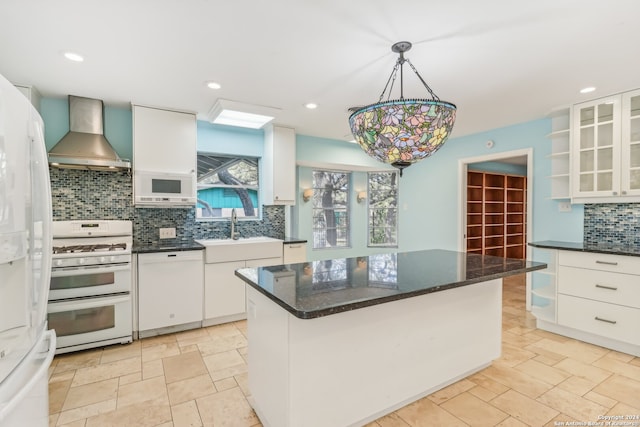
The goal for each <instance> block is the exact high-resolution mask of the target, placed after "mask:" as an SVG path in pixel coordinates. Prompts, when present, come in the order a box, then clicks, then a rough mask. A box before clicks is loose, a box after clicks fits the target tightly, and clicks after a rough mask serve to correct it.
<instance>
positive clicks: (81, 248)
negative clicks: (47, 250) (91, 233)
mask: <svg viewBox="0 0 640 427" xmlns="http://www.w3.org/2000/svg"><path fill="white" fill-rule="evenodd" d="M126 249H127V244H126V243H111V244H109V243H107V244H94V245H71V246H54V247H53V253H54V254H69V253H76V252H96V251H117V250H126Z"/></svg>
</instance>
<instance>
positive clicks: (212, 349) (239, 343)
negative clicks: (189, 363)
mask: <svg viewBox="0 0 640 427" xmlns="http://www.w3.org/2000/svg"><path fill="white" fill-rule="evenodd" d="M246 346H247V338H245V336H244V335H242V334H241V333H240V331H238V330H237V329H236V333H235V334H230V335H224V336H217V335H215V336H212V337H211V339H210V340H209V341H207V342H203V343H199V344H198V348H199V350H200V353H202V355H203V356H209V355H211V354H216V353H224V352H227V351H231V350H237V349H239V348H243V347H246Z"/></svg>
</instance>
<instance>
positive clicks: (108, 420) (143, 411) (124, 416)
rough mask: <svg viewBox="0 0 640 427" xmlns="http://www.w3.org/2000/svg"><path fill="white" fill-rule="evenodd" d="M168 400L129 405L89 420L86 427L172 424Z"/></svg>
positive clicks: (130, 426)
mask: <svg viewBox="0 0 640 427" xmlns="http://www.w3.org/2000/svg"><path fill="white" fill-rule="evenodd" d="M171 421H172V419H171V407H170V406H169V402H168V400H159V401H146V402H142V403H137V404H134V405H127V406H124V407H122V408H118V409H116V410H114V411H110V412H107V413H103V414H100V415H96V416H93V417H90V418H88V419H87V424H86V427H152V426H154V427H155V426H158V425H160V424H163V423H168V422H171Z"/></svg>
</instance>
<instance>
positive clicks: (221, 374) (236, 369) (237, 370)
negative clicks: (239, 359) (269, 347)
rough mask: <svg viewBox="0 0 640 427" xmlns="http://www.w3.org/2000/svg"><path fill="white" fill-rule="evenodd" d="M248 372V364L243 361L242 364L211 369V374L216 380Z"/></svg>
mask: <svg viewBox="0 0 640 427" xmlns="http://www.w3.org/2000/svg"><path fill="white" fill-rule="evenodd" d="M246 373H247V364H246V363H243V364H242V365H234V366H230V367H228V368H224V369H219V370H216V371H209V375H210V376H211V379H212V380H213V381H214V382H215V381H220V380H223V379H225V378H230V377H234V378H235V377H237V376H238V375H242V374H246Z"/></svg>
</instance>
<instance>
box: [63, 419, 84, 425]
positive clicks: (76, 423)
mask: <svg viewBox="0 0 640 427" xmlns="http://www.w3.org/2000/svg"><path fill="white" fill-rule="evenodd" d="M86 424H87V420H86V419H82V420H78V421H73V422H70V423H67V424H62V425H60V426H58V427H85V425H86Z"/></svg>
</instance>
